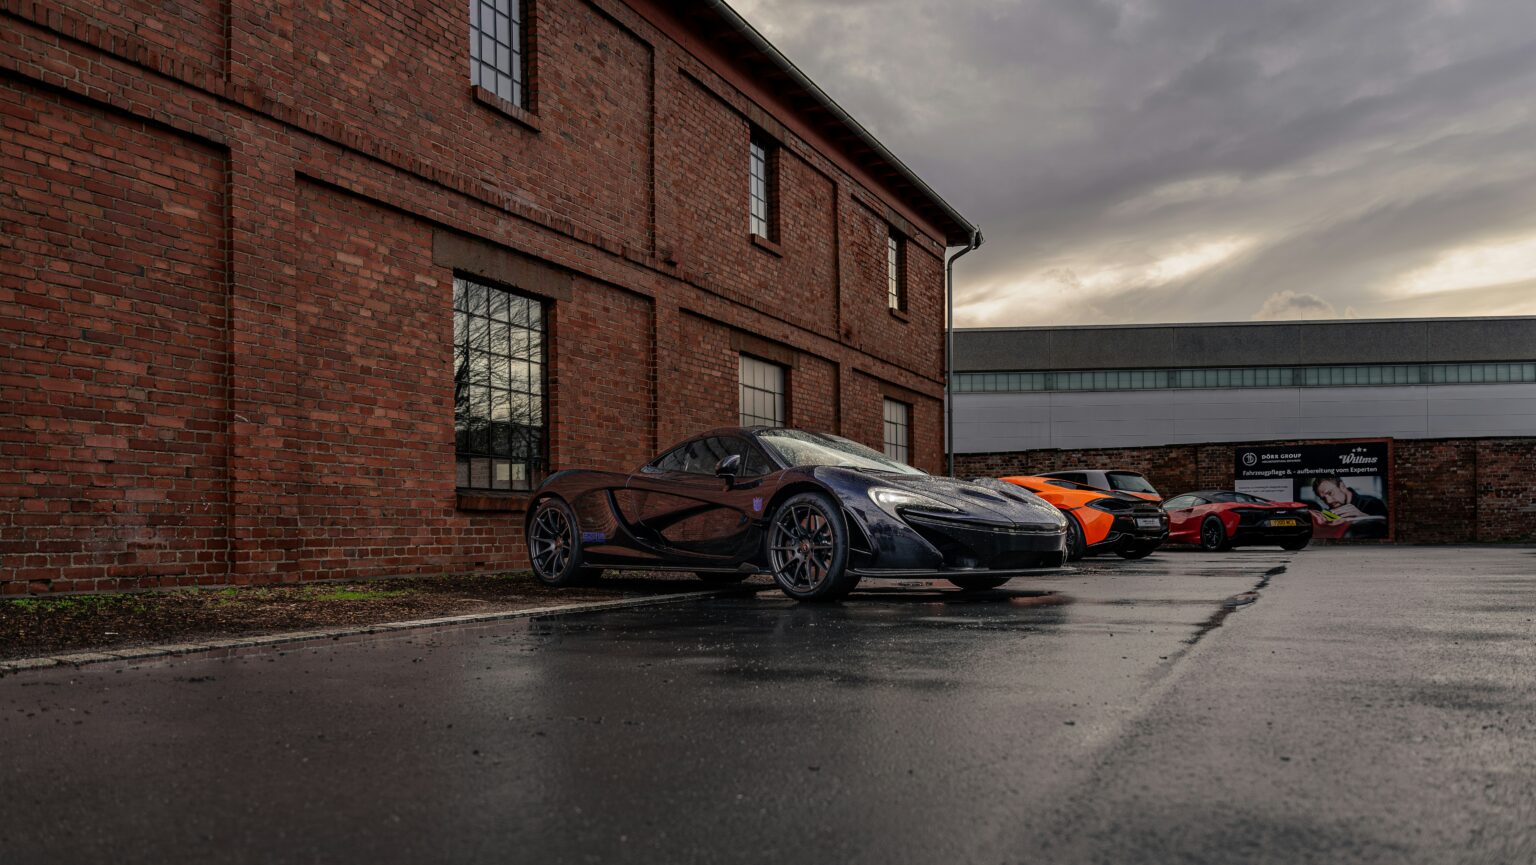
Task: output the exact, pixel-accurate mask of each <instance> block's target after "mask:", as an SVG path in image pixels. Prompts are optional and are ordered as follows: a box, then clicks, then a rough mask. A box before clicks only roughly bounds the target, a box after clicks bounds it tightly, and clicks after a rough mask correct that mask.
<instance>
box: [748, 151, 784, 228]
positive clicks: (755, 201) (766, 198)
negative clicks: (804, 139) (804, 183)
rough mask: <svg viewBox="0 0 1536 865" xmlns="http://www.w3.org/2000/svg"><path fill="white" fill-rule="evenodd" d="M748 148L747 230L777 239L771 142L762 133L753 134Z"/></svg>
mask: <svg viewBox="0 0 1536 865" xmlns="http://www.w3.org/2000/svg"><path fill="white" fill-rule="evenodd" d="M748 150H749V151H750V155H749V159H748V165H747V175H748V178H747V193H748V197H749V205H750V208H749V214H748V230H749V231H751V232H752V233H753V234H755V235H757V236H759V237H763V238H766V239H768V240H778V238H777V237H775V236H774V213H773V143H772V142H771V141H769V140H768V139H767V138H765V137H764V136H762V135H753V136H752V142H751V144H749V145H748Z"/></svg>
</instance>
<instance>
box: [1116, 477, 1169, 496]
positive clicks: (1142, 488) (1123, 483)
mask: <svg viewBox="0 0 1536 865" xmlns="http://www.w3.org/2000/svg"><path fill="white" fill-rule="evenodd" d="M1108 477H1109V488H1110V489H1112V490H1124V491H1126V492H1128V493H1151V494H1152V495H1154V496H1155V495H1157V490H1155V489H1153V488H1152V485H1151V484H1149V483H1147V479H1146V478H1144V477H1142V476H1141V475H1138V474H1132V473H1130V472H1109V473H1108Z"/></svg>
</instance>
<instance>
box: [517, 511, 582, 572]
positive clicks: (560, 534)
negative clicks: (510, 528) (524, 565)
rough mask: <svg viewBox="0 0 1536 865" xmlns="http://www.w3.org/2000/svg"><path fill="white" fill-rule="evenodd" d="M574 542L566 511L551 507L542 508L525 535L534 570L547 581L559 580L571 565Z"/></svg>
mask: <svg viewBox="0 0 1536 865" xmlns="http://www.w3.org/2000/svg"><path fill="white" fill-rule="evenodd" d="M575 541H576V539H575V533H574V532H572V530H571V521H570V520H569V519H567V518H566V516H565V512H564V511H563V510H561V509H560V508H558V507H555V506H553V505H550V506H548V507H545V508H542V509H541V510H540V511H539V513H538V515H537V516H535V517H534V518H533V527H532V529H531V531H529V533H528V552H529V558H530V559H532V560H533V567H534V569H535V570H537V571H538V572H539V575H540V576H543V577H545V578H546V579H558V578H559V577H560V576H561V575H562V574H564V573H565V568H566V565H568V564H570V561H571V550H572V548H573V547H574V546H575Z"/></svg>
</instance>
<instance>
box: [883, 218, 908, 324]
mask: <svg viewBox="0 0 1536 865" xmlns="http://www.w3.org/2000/svg"><path fill="white" fill-rule="evenodd" d="M903 252H904V250H903V249H902V247H901V235H899V234H897V233H896V232H895V231H894V230H892V231H890V232H888V233H887V234H886V235H885V282H886V303H887V304H888V305H889V306H890V308H891V309H897V310H904V309H906V308H907V273H906V270H907V263H906V261H905V259H904V258H903V257H902V253H903Z"/></svg>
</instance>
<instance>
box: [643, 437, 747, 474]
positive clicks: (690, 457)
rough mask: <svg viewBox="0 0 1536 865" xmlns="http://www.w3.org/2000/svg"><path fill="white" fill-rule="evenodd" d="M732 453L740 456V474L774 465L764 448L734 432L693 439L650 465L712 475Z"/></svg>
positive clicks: (657, 469) (656, 467)
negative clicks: (726, 434)
mask: <svg viewBox="0 0 1536 865" xmlns="http://www.w3.org/2000/svg"><path fill="white" fill-rule="evenodd" d="M731 454H739V455H740V456H741V473H740V477H744V478H751V477H758V476H760V475H765V474H767V473H769V472H771V471H773V469H774V467H773V465H772V464H771V463H769V462H768V458H767V457H766V456H764V455H763V452H762V451H761V450H759V449H758V448H756V447H754V446H753V445H751V444H750V443H748V442H747V441H746V440H744V439H739V438H736V437H735V436H710V437H708V438H701V439H694V440H693V441H691V442H686V443H684V444H681V445H678V446H677V447H676V448H673V449H672V450H671V451H670V452H668V453H667V454H666V455H665V456H663V457H661V458H660V459H658V460H656V461H654V462H652V463H651V465H650V466H649V468H651V469H652V470H654V471H660V472H687V473H688V474H694V475H712V474H714V473H715V467H716V466H718V465H719V464H720V461H721V460H723V459H725V458H726V457H727V456H730V455H731Z"/></svg>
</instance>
